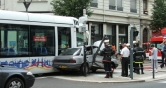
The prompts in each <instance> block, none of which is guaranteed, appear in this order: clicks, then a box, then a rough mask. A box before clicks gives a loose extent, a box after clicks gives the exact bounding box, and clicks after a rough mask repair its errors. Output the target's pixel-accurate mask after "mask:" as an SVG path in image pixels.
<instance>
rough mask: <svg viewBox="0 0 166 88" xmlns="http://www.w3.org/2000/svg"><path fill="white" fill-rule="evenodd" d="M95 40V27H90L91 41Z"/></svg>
mask: <svg viewBox="0 0 166 88" xmlns="http://www.w3.org/2000/svg"><path fill="white" fill-rule="evenodd" d="M94 38H95V27H94V26H92V27H91V39H94Z"/></svg>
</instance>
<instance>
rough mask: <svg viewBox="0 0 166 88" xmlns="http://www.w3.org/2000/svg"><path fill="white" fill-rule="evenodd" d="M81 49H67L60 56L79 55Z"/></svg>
mask: <svg viewBox="0 0 166 88" xmlns="http://www.w3.org/2000/svg"><path fill="white" fill-rule="evenodd" d="M80 52H81V48H68V49H66V50H65V51H64V52H63V53H61V54H60V55H80Z"/></svg>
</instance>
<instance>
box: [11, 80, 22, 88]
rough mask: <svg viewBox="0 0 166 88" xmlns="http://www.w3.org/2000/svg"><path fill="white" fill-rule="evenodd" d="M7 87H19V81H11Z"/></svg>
mask: <svg viewBox="0 0 166 88" xmlns="http://www.w3.org/2000/svg"><path fill="white" fill-rule="evenodd" d="M9 88H21V82H19V81H16V80H15V81H12V82H11V83H10V85H9Z"/></svg>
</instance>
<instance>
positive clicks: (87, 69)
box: [80, 64, 89, 74]
mask: <svg viewBox="0 0 166 88" xmlns="http://www.w3.org/2000/svg"><path fill="white" fill-rule="evenodd" d="M85 68H86V74H87V73H88V72H89V67H88V65H87V64H86V66H85ZM80 70H81V73H82V74H84V64H82V66H81V69H80Z"/></svg>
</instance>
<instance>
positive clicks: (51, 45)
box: [30, 26, 55, 56]
mask: <svg viewBox="0 0 166 88" xmlns="http://www.w3.org/2000/svg"><path fill="white" fill-rule="evenodd" d="M30 28H31V53H32V56H55V30H54V27H45V26H31V27H30Z"/></svg>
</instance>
